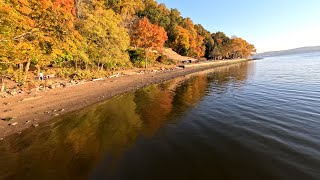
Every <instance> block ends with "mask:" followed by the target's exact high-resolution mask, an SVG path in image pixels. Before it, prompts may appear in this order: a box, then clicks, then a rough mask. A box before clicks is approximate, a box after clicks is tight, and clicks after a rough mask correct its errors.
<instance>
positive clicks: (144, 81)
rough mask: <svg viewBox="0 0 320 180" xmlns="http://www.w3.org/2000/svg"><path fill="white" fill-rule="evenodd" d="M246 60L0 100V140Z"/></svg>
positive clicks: (226, 61)
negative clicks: (121, 97) (113, 99)
mask: <svg viewBox="0 0 320 180" xmlns="http://www.w3.org/2000/svg"><path fill="white" fill-rule="evenodd" d="M244 61H248V60H240V59H239V60H225V61H215V62H212V63H210V65H208V64H206V65H204V66H196V67H192V68H186V69H179V68H177V69H175V70H172V71H159V72H153V73H141V74H140V73H138V74H134V75H127V76H121V77H116V78H105V79H101V80H98V81H91V82H85V83H83V84H79V85H74V86H68V87H65V88H57V89H50V90H43V91H38V92H34V93H32V94H21V95H16V96H10V97H6V98H0V105H1V106H0V118H1V119H2V120H0V139H3V138H5V137H6V136H8V135H11V134H14V133H20V132H21V131H22V130H24V129H26V128H29V127H32V128H36V127H37V126H38V125H39V124H40V123H42V122H45V121H49V120H50V119H53V118H54V117H56V116H60V115H62V114H65V113H68V112H71V111H75V110H79V109H81V108H84V107H86V106H88V105H91V104H94V103H98V102H101V101H104V100H107V99H109V98H111V97H113V96H115V95H119V94H122V93H125V92H128V91H132V90H135V89H138V88H141V87H144V86H148V85H150V84H156V83H161V82H164V81H167V80H170V79H173V78H177V77H181V76H186V75H190V74H192V73H198V72H201V71H205V70H208V69H212V68H215V67H221V66H227V65H230V64H236V63H241V62H244Z"/></svg>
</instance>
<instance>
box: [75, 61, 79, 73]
mask: <svg viewBox="0 0 320 180" xmlns="http://www.w3.org/2000/svg"><path fill="white" fill-rule="evenodd" d="M75 63H76V64H75V65H76V71H77V72H78V60H75Z"/></svg>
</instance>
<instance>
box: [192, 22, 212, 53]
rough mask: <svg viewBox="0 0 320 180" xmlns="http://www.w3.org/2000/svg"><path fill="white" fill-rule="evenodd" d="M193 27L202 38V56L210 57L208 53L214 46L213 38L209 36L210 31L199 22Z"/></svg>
mask: <svg viewBox="0 0 320 180" xmlns="http://www.w3.org/2000/svg"><path fill="white" fill-rule="evenodd" d="M194 28H195V29H196V31H197V33H198V34H199V35H200V36H202V37H203V38H204V40H203V43H204V46H205V53H204V57H206V58H207V59H210V58H212V57H211V56H210V53H211V51H212V50H213V48H214V40H213V38H212V36H211V33H210V32H209V31H207V30H206V29H205V28H204V27H203V26H202V25H201V24H196V25H195V26H194Z"/></svg>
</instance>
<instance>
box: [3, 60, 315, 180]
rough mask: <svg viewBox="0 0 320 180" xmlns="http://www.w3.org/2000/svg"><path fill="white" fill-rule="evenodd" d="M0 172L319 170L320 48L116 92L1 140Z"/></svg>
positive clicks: (62, 175) (135, 175) (267, 174)
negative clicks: (75, 110) (309, 52)
mask: <svg viewBox="0 0 320 180" xmlns="http://www.w3.org/2000/svg"><path fill="white" fill-rule="evenodd" d="M0 153H1V154H0V179H46V180H49V179H59V180H62V179H116V180H118V179H121V180H122V179H123V180H125V179H128V180H135V179H137V180H157V179H159V180H160V179H161V180H168V179H170V180H171V179H174V180H178V179H184V180H185V179H196V180H197V179H219V180H222V179H226V180H228V179H245V180H249V179H253V180H258V179H288V180H294V179H301V180H309V179H310V180H311V179H320V54H304V55H300V56H287V57H274V58H268V59H264V60H257V61H251V62H246V63H241V64H237V65H231V66H227V67H221V68H218V69H216V70H212V71H207V72H202V73H198V74H194V75H192V76H187V77H181V78H177V79H173V80H170V81H168V82H166V83H163V84H158V85H152V86H149V87H146V88H143V89H139V90H137V91H135V92H130V93H126V94H124V95H120V96H117V97H114V98H112V99H110V100H107V101H105V102H102V103H99V104H95V105H92V106H90V107H87V108H85V109H83V110H80V111H77V112H73V113H69V114H67V115H64V116H62V117H58V118H57V119H55V120H53V121H51V122H49V123H44V124H41V125H40V126H39V127H37V128H30V129H27V130H26V131H24V132H22V134H20V135H18V134H16V135H12V136H10V137H7V138H5V139H4V140H2V141H0Z"/></svg>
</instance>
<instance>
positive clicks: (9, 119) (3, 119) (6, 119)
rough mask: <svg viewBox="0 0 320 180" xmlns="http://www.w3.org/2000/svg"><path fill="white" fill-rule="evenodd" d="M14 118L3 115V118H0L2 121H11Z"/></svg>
mask: <svg viewBox="0 0 320 180" xmlns="http://www.w3.org/2000/svg"><path fill="white" fill-rule="evenodd" d="M13 119H15V117H4V118H1V120H2V121H11V120H13Z"/></svg>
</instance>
